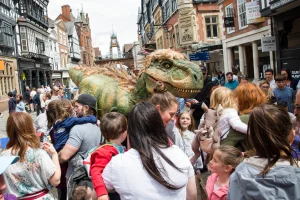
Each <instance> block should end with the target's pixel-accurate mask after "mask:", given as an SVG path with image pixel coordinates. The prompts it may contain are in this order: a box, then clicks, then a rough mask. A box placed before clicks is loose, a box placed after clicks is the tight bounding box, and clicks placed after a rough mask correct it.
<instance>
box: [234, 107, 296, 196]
mask: <svg viewBox="0 0 300 200" xmlns="http://www.w3.org/2000/svg"><path fill="white" fill-rule="evenodd" d="M293 138H294V131H293V126H292V123H291V120H290V117H289V114H288V113H287V111H286V110H285V109H283V108H280V107H278V106H275V105H272V104H263V105H261V106H258V107H256V108H254V109H253V111H252V112H251V114H250V117H249V123H248V141H249V145H250V147H251V150H252V157H250V158H248V159H245V160H244V162H243V163H241V164H240V165H239V166H238V167H237V169H236V170H235V172H234V173H233V174H232V175H231V177H230V186H229V190H228V199H229V200H231V199H234V200H236V199H238V200H241V199H300V193H299V179H300V169H299V167H298V166H297V164H296V162H295V160H294V159H293V156H292V153H291V152H292V147H291V145H290V144H291V142H292V141H293Z"/></svg>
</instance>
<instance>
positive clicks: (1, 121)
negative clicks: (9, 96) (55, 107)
mask: <svg viewBox="0 0 300 200" xmlns="http://www.w3.org/2000/svg"><path fill="white" fill-rule="evenodd" d="M0 111H1V112H2V114H3V115H4V116H3V117H2V118H0V138H4V137H7V134H6V122H7V118H8V116H9V113H8V101H1V102H0ZM29 114H30V115H31V117H32V119H33V120H34V119H35V118H36V112H32V113H29Z"/></svg>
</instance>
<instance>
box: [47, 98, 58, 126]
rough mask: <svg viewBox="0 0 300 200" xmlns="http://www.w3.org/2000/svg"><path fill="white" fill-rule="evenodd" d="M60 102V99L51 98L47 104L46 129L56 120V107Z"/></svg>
mask: <svg viewBox="0 0 300 200" xmlns="http://www.w3.org/2000/svg"><path fill="white" fill-rule="evenodd" d="M60 102H61V101H60V100H53V101H51V102H50V103H49V104H48V110H47V112H46V115H47V121H48V124H47V127H48V129H50V128H51V127H52V126H53V124H54V123H55V122H56V120H57V109H58V108H59V106H60Z"/></svg>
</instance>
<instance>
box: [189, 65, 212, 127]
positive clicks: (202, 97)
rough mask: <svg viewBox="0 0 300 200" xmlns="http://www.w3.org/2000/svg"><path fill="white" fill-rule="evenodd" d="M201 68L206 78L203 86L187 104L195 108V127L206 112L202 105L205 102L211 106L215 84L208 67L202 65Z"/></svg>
mask: <svg viewBox="0 0 300 200" xmlns="http://www.w3.org/2000/svg"><path fill="white" fill-rule="evenodd" d="M200 68H201V71H202V74H203V79H204V85H203V88H202V89H201V91H200V92H199V93H198V94H197V95H196V96H195V99H194V100H192V101H188V102H186V104H185V105H186V106H187V107H189V108H191V109H194V112H193V117H194V120H195V125H196V127H195V128H197V127H198V125H199V123H200V119H201V117H202V115H203V113H204V110H203V109H202V108H201V105H202V103H203V102H204V103H205V104H206V105H207V106H208V107H209V104H210V93H211V89H212V87H213V86H215V84H214V83H213V82H212V81H211V78H210V77H209V76H208V75H207V71H206V67H205V66H201V67H200Z"/></svg>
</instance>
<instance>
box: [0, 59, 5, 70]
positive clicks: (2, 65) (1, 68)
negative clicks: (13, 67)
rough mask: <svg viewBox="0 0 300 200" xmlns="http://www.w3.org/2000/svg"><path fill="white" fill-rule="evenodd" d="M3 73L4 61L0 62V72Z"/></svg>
mask: <svg viewBox="0 0 300 200" xmlns="http://www.w3.org/2000/svg"><path fill="white" fill-rule="evenodd" d="M1 71H3V72H4V60H0V72H1Z"/></svg>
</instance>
